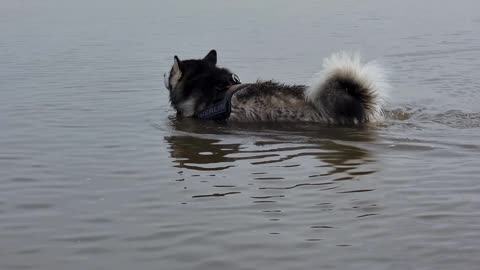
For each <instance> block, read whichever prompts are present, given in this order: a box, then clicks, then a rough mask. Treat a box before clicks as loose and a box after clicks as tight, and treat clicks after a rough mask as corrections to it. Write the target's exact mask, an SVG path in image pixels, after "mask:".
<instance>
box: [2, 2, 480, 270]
mask: <svg viewBox="0 0 480 270" xmlns="http://www.w3.org/2000/svg"><path fill="white" fill-rule="evenodd" d="M479 8H480V5H479V4H478V2H477V1H473V0H472V1H467V0H465V1H433V0H430V1H413V0H408V1H395V2H394V1H380V0H368V1H346V0H342V1H313V0H310V1H308V0H305V1H296V2H292V1H273V0H268V1H214V0H209V1H189V2H186V1H153V0H152V1H148V0H144V1H143V0H142V1H113V0H104V1H92V0H87V1H63V0H62V1H61V0H44V1H33V0H24V1H17V0H0V91H1V92H0V131H1V132H0V269H2V270H3V269H5V270H7V269H45V270H47V269H48V270H57V269H58V270H60V269H79V270H80V269H116V270H120V269H125V270H127V269H209V270H213V269H242V270H246V269H272V270H279V269H436V270H438V269H472V270H473V269H478V268H479V267H478V265H480V257H479V256H478V255H479V254H480V196H479V194H480V177H479V173H480V159H479V158H480V155H479V150H480V135H479V134H480V109H479V107H478V103H479V102H480V90H479V89H480V83H479V82H478V78H480V33H479V29H480V13H479V12H478V10H479ZM213 48H215V49H217V51H218V53H219V64H220V65H223V66H226V67H229V68H230V69H231V70H233V71H234V72H235V73H236V74H237V75H238V76H239V77H240V78H241V79H242V81H243V82H251V81H254V80H256V79H257V78H263V79H272V78H274V79H276V80H279V81H282V82H286V83H308V82H309V80H310V79H311V77H312V75H313V74H314V73H316V72H317V71H319V69H320V68H321V64H322V59H323V58H324V57H326V56H328V55H329V54H331V53H332V52H336V51H340V50H349V51H358V52H361V53H362V54H363V55H364V58H365V59H376V60H378V61H379V62H380V63H381V64H382V65H383V66H385V67H387V68H388V69H389V71H390V78H391V82H392V85H393V90H392V93H391V101H390V105H389V110H388V117H387V120H386V122H385V123H382V124H380V125H377V126H373V127H367V128H334V127H330V128H322V127H320V126H317V125H314V124H308V125H292V124H251V125H218V124H215V123H201V122H197V121H192V120H180V119H176V118H175V112H174V111H173V110H172V109H171V108H170V106H169V104H168V95H167V91H166V90H165V89H164V87H163V82H162V74H163V72H165V71H167V70H168V69H169V68H170V66H171V64H172V61H173V55H174V54H178V55H179V56H180V58H183V59H186V58H192V57H203V55H205V54H206V53H207V52H208V51H209V50H210V49H213Z"/></svg>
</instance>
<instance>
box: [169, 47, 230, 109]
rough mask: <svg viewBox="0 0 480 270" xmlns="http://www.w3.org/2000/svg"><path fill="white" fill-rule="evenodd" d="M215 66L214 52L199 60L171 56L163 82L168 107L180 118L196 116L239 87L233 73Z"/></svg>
mask: <svg viewBox="0 0 480 270" xmlns="http://www.w3.org/2000/svg"><path fill="white" fill-rule="evenodd" d="M216 65H217V52H216V51H215V50H211V51H210V52H209V53H208V54H207V56H205V57H204V58H203V59H199V60H184V61H180V59H179V58H178V57H177V56H176V55H175V56H174V58H173V66H172V68H171V69H170V72H167V73H165V74H164V82H165V87H166V88H167V89H168V90H169V92H170V103H171V104H172V106H173V107H174V108H175V109H176V110H177V113H178V114H179V115H181V116H184V117H191V116H193V115H195V113H197V112H199V111H202V110H203V109H205V108H206V107H207V106H209V105H211V104H212V103H214V102H215V101H216V100H217V99H219V98H221V97H223V95H224V93H225V91H226V90H227V89H228V87H229V86H231V85H232V84H235V83H238V78H236V76H235V75H234V74H233V73H232V72H230V71H229V70H228V69H225V68H219V67H217V66H216Z"/></svg>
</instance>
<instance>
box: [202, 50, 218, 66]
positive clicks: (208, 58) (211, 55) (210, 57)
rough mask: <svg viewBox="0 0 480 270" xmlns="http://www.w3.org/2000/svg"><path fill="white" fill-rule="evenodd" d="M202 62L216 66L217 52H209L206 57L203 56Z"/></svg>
mask: <svg viewBox="0 0 480 270" xmlns="http://www.w3.org/2000/svg"><path fill="white" fill-rule="evenodd" d="M203 61H206V62H208V63H210V64H212V65H216V64H217V51H215V50H211V51H210V52H209V53H208V54H207V56H205V57H204V58H203Z"/></svg>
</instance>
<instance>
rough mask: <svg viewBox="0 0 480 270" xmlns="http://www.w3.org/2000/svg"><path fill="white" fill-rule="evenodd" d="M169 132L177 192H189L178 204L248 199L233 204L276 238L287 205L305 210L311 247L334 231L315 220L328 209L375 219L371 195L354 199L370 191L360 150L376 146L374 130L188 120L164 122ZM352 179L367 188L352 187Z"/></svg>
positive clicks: (368, 156) (367, 155)
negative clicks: (245, 207) (253, 215)
mask: <svg viewBox="0 0 480 270" xmlns="http://www.w3.org/2000/svg"><path fill="white" fill-rule="evenodd" d="M171 126H172V131H171V132H170V135H168V136H165V137H164V139H165V141H166V142H167V144H168V146H169V152H170V156H171V159H172V160H173V162H174V163H175V167H177V168H179V169H180V171H179V174H181V175H182V181H183V182H182V183H181V188H184V189H187V190H189V191H190V193H189V194H190V196H188V197H186V198H185V201H184V202H183V203H184V204H192V203H200V202H202V203H206V204H209V205H210V203H211V204H212V205H211V207H218V205H219V206H220V207H221V206H222V205H224V204H225V203H227V204H228V202H225V201H226V200H232V201H233V202H238V199H239V198H242V196H245V195H244V194H248V200H246V201H245V200H241V202H243V203H246V204H250V203H252V204H254V206H252V207H253V208H252V210H254V211H256V212H257V213H259V214H260V215H261V216H262V217H264V218H265V220H266V222H267V223H270V222H274V223H275V226H273V227H272V230H271V231H269V232H268V233H269V234H272V235H277V234H282V232H281V229H280V228H281V226H280V224H283V223H285V222H288V219H289V214H288V211H289V202H290V201H292V200H293V201H295V202H296V204H302V205H303V207H305V208H306V209H307V210H305V211H306V212H309V210H308V209H311V211H312V212H311V213H310V216H305V220H310V221H306V222H304V223H302V224H304V226H305V228H308V230H309V233H308V234H307V235H309V236H308V237H306V238H305V239H304V240H305V241H308V242H312V241H319V240H320V239H321V238H318V237H317V236H322V233H323V231H324V230H326V229H333V228H335V229H337V226H336V225H335V226H333V225H334V224H325V223H324V222H323V221H322V219H321V218H320V216H323V215H328V214H327V213H328V212H330V211H332V210H336V209H342V210H344V209H351V210H350V211H351V213H352V214H351V215H350V217H349V218H352V219H353V218H355V219H356V218H366V217H370V216H371V217H374V216H376V215H378V214H379V210H380V208H379V207H378V206H377V205H378V202H377V200H376V199H375V196H373V197H371V198H370V199H368V200H356V199H355V197H356V196H358V194H365V193H368V192H372V191H374V190H375V188H373V187H374V185H371V182H370V181H368V178H369V176H370V175H372V174H374V173H375V172H376V169H375V168H371V166H370V163H372V161H373V160H374V159H375V158H374V156H373V154H372V152H371V151H369V150H368V148H367V147H366V145H367V144H368V143H371V142H375V141H376V137H375V132H374V129H359V128H355V129H354V128H338V127H328V128H322V127H318V126H316V125H311V124H310V125H291V124H289V125H279V124H273V123H271V124H265V123H262V124H258V123H255V124H248V125H246V124H244V125H238V124H237V125H231V124H226V123H222V124H219V123H212V122H201V121H195V120H193V119H181V120H180V119H179V120H175V119H172V121H171ZM188 174H190V175H191V178H190V179H188ZM232 175H233V177H232ZM360 179H362V180H363V179H365V180H367V181H354V180H360ZM373 182H375V181H373ZM372 186H373V187H372ZM273 228H275V229H273Z"/></svg>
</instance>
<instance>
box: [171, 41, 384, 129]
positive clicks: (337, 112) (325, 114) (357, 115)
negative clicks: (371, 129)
mask: <svg viewBox="0 0 480 270" xmlns="http://www.w3.org/2000/svg"><path fill="white" fill-rule="evenodd" d="M216 63H217V53H216V51H215V50H212V51H210V52H209V53H208V54H207V56H205V58H203V59H201V60H185V61H180V59H179V58H178V57H177V56H175V57H174V63H173V66H172V68H171V70H170V72H169V73H166V74H165V75H164V81H165V86H166V88H167V89H168V90H169V92H170V102H171V104H172V106H173V107H174V108H175V109H176V110H177V113H178V114H179V115H181V116H184V117H194V116H195V114H196V113H198V112H200V111H202V110H204V109H205V108H207V107H208V106H210V105H212V104H213V103H214V102H215V100H218V98H221V97H222V96H223V95H224V94H225V92H226V90H228V87H229V86H230V85H231V80H232V79H231V78H232V72H230V71H229V70H228V69H225V68H220V67H217V66H216ZM388 88H389V85H388V83H387V82H386V80H385V73H384V71H383V70H382V69H381V68H380V67H379V66H378V65H376V64H375V63H373V62H370V63H366V64H362V63H361V61H360V57H359V56H358V55H351V54H348V53H337V54H333V55H332V56H330V57H329V58H327V59H325V60H324V62H323V70H322V71H321V72H320V73H319V74H318V75H317V76H316V79H315V80H314V82H313V83H312V84H311V85H310V86H306V85H285V84H281V83H278V82H274V81H257V82H254V83H252V84H250V85H249V86H248V87H246V88H244V89H242V90H240V91H239V92H237V93H235V94H234V95H233V97H232V99H231V104H232V107H231V109H232V112H231V115H230V117H229V118H228V121H241V122H248V121H292V122H293V121H304V122H319V123H323V124H340V125H356V124H365V123H369V122H378V121H381V120H382V119H383V115H384V106H385V99H386V92H387V90H388Z"/></svg>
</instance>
